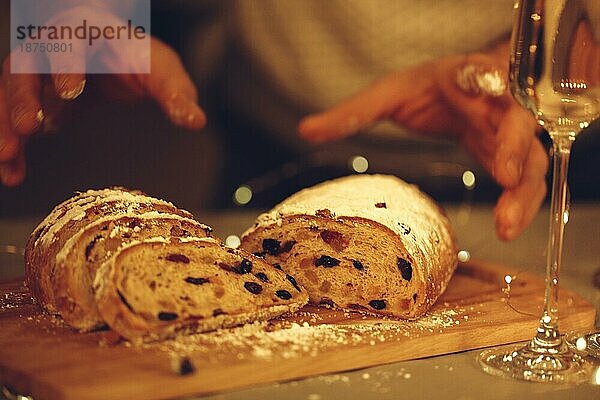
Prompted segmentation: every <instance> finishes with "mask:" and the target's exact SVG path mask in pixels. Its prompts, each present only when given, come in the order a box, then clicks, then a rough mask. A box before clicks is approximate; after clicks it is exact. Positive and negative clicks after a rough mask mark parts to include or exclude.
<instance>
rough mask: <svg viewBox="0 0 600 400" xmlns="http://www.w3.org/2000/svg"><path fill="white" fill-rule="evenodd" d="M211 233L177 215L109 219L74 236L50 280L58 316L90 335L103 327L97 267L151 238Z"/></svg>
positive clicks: (200, 235) (58, 258)
mask: <svg viewBox="0 0 600 400" xmlns="http://www.w3.org/2000/svg"><path fill="white" fill-rule="evenodd" d="M211 231H212V229H211V228H210V227H208V226H206V225H203V224H201V223H199V222H197V221H194V220H191V219H189V218H184V217H181V216H179V215H175V214H163V213H159V212H149V213H145V214H139V215H137V214H132V215H126V216H121V215H110V216H108V217H103V218H100V219H98V220H96V221H95V222H93V223H91V224H89V225H87V226H86V227H85V228H84V229H83V230H81V231H79V232H78V233H76V234H75V235H73V236H71V238H69V240H67V241H66V242H65V244H64V246H63V247H62V249H61V250H60V251H59V252H58V254H57V255H56V264H55V267H54V271H53V274H52V276H51V285H52V290H53V292H54V293H55V299H54V300H55V306H56V312H57V313H58V314H60V316H61V317H62V318H63V319H64V320H65V321H66V322H67V323H68V324H69V325H71V326H72V327H74V328H77V329H79V330H81V331H89V330H91V329H94V328H97V327H99V326H101V325H102V324H103V321H102V318H101V317H100V314H99V313H98V309H97V307H96V301H95V299H94V293H93V290H92V283H93V280H94V277H95V276H96V271H97V270H98V267H99V266H100V265H101V264H102V263H103V262H104V261H106V260H107V259H108V258H109V257H111V256H112V255H113V254H114V253H115V252H116V251H118V250H119V248H121V247H122V246H124V245H126V244H128V243H131V242H134V241H140V240H144V239H147V238H151V237H158V236H161V237H165V238H187V237H207V236H210V233H211Z"/></svg>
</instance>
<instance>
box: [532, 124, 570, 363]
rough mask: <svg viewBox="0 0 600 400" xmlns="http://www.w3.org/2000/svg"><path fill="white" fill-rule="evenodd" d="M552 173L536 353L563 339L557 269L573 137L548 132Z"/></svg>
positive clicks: (554, 346)
mask: <svg viewBox="0 0 600 400" xmlns="http://www.w3.org/2000/svg"><path fill="white" fill-rule="evenodd" d="M550 136H551V137H552V143H553V145H552V149H553V161H554V163H553V174H552V177H553V178H552V199H551V203H550V234H549V236H548V248H547V251H548V256H547V261H546V290H545V295H544V312H543V314H542V318H541V319H540V326H539V328H538V330H537V334H536V335H535V337H534V338H533V340H532V341H531V343H530V347H531V348H532V349H533V350H535V351H539V352H556V351H561V348H562V346H563V342H562V339H561V336H560V332H559V330H558V276H559V272H560V266H561V260H562V250H563V238H564V233H565V224H566V223H567V220H568V215H567V214H566V212H567V207H568V204H567V202H568V186H567V173H568V169H569V158H570V155H571V145H572V143H573V138H572V137H571V136H570V135H565V134H558V133H555V134H552V133H551V135H550Z"/></svg>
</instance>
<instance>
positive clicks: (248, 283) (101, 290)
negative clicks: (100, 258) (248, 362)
mask: <svg viewBox="0 0 600 400" xmlns="http://www.w3.org/2000/svg"><path fill="white" fill-rule="evenodd" d="M94 291H95V295H96V301H97V304H98V310H99V311H100V314H101V315H102V317H103V319H104V320H105V321H106V322H107V323H108V325H109V326H110V327H111V328H112V329H113V330H115V331H116V332H118V333H119V334H120V335H121V336H123V337H125V338H127V339H129V340H131V341H152V340H157V339H162V338H166V337H169V336H172V335H174V334H175V333H177V332H179V331H192V332H205V331H210V330H214V329H217V328H226V327H232V326H236V325H240V324H243V323H249V322H253V321H257V320H267V319H270V318H273V317H277V316H280V315H282V314H284V313H288V312H294V311H296V310H298V309H300V308H301V307H302V306H303V305H305V304H306V303H307V302H308V295H307V294H306V292H304V291H303V290H302V289H301V288H300V286H299V285H298V284H297V283H296V280H295V279H294V278H293V277H292V276H291V275H289V274H285V273H283V272H281V271H279V270H277V269H275V268H273V267H272V266H271V265H269V264H267V263H266V262H264V261H263V260H262V259H260V258H258V257H255V256H253V255H251V254H249V253H246V252H243V251H240V250H235V249H231V248H227V247H225V246H224V245H223V244H222V243H220V242H218V241H216V240H214V239H211V238H203V239H198V238H186V239H185V240H177V241H173V240H165V239H164V238H157V239H148V240H145V241H142V242H138V243H132V244H130V245H127V246H125V247H123V248H121V249H120V250H119V251H118V252H117V253H116V254H115V255H114V256H113V257H111V258H110V259H108V260H107V261H106V262H105V263H104V264H103V265H102V266H101V267H100V269H99V270H98V272H97V274H96V278H95V281H94Z"/></svg>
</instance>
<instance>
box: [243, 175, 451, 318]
mask: <svg viewBox="0 0 600 400" xmlns="http://www.w3.org/2000/svg"><path fill="white" fill-rule="evenodd" d="M241 246H242V248H244V249H246V250H248V251H249V252H252V253H254V254H257V255H261V256H263V257H264V258H265V260H266V261H267V262H269V263H271V264H274V265H277V266H278V267H280V268H282V269H283V270H284V271H285V272H287V273H289V274H292V275H294V276H295V277H296V279H297V280H298V283H299V284H300V285H301V286H303V287H304V288H306V290H307V291H308V294H309V296H310V302H311V303H313V304H320V305H325V306H335V307H339V308H343V309H352V310H363V311H368V312H373V313H378V314H385V315H391V316H396V317H401V318H407V319H413V318H416V317H418V316H419V315H421V314H423V313H424V312H425V311H426V310H427V309H428V308H429V307H430V306H431V305H432V304H433V303H434V302H435V301H436V299H437V298H438V297H439V296H440V294H441V293H442V292H443V291H444V290H445V288H446V285H447V284H448V281H449V280H450V277H451V275H452V273H453V271H454V270H455V268H456V265H457V248H456V244H455V240H454V235H453V233H452V230H451V227H450V224H449V221H448V219H447V218H446V216H445V215H444V213H443V211H442V210H441V209H440V208H439V207H438V206H437V205H436V204H435V203H434V202H433V201H432V200H431V199H430V198H429V197H427V196H426V195H425V194H424V193H422V192H421V191H419V189H418V188H417V187H416V186H413V185H410V184H407V183H406V182H404V181H402V180H400V179H398V178H396V177H393V176H385V175H354V176H348V177H344V178H340V179H336V180H333V181H329V182H324V183H322V184H319V185H316V186H314V187H311V188H308V189H304V190H302V191H300V192H298V193H296V194H294V195H292V196H291V197H289V198H287V199H286V200H284V201H283V202H282V203H280V204H279V205H277V206H276V207H275V208H274V209H273V210H271V211H270V212H268V213H265V214H262V215H260V216H259V217H258V220H257V222H256V224H255V226H254V227H253V228H251V229H249V230H248V231H246V232H245V233H244V235H243V237H242V244H241Z"/></svg>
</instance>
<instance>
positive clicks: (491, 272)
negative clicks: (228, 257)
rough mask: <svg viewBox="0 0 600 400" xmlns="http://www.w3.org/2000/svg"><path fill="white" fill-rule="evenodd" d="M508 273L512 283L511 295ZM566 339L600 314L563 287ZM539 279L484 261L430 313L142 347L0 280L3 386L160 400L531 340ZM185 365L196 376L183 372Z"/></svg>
mask: <svg viewBox="0 0 600 400" xmlns="http://www.w3.org/2000/svg"><path fill="white" fill-rule="evenodd" d="M506 275H512V276H514V280H513V282H512V283H511V285H510V290H509V291H507V290H506V289H507V285H506V283H505V281H504V277H505V276H506ZM560 300H561V304H560V307H561V308H560V315H561V319H560V324H561V330H562V332H563V333H567V332H570V331H578V332H588V331H591V330H592V329H593V326H594V318H595V309H594V307H593V306H592V305H590V304H589V303H587V302H585V301H584V300H583V299H581V298H580V297H579V296H577V295H576V294H574V293H571V292H568V291H561V296H560ZM542 301H543V281H542V279H540V278H538V277H534V276H531V275H527V274H522V273H518V270H516V269H511V268H508V267H505V266H498V265H491V264H488V263H484V262H470V263H469V264H462V265H461V266H460V267H459V269H458V270H457V272H456V274H455V275H454V277H453V278H452V281H451V282H450V285H449V287H448V290H447V291H446V293H445V294H444V295H443V297H442V298H441V299H440V300H439V301H438V302H437V303H436V305H435V306H434V308H433V309H432V310H431V311H430V312H429V313H428V314H427V315H426V316H425V317H423V318H421V319H419V320H417V321H411V322H407V321H397V320H391V319H382V318H377V317H371V316H369V317H367V316H364V315H360V314H349V313H344V312H340V311H334V310H327V309H317V308H311V307H307V308H305V309H304V310H303V311H302V312H301V313H300V314H298V315H296V316H293V317H288V318H285V319H280V320H276V321H272V322H271V323H269V324H262V325H259V324H254V325H252V326H250V327H248V326H246V327H242V328H238V329H236V330H233V331H228V332H219V333H212V334H205V335H191V336H186V337H183V338H180V339H178V340H174V341H167V342H162V343H157V344H152V345H144V346H143V347H136V346H131V345H129V344H128V343H123V342H119V343H114V342H115V340H114V337H113V335H112V334H111V332H109V331H103V332H93V333H86V334H81V333H76V332H74V331H72V330H71V329H69V328H68V327H65V326H63V325H62V324H61V323H60V321H59V320H57V318H56V317H54V318H53V317H51V316H48V315H46V314H44V313H42V312H41V310H40V308H39V307H38V306H37V305H36V304H35V303H34V301H33V300H32V299H31V296H30V295H29V293H28V292H27V291H26V289H25V288H24V287H23V284H22V282H7V283H3V284H0V384H2V385H5V386H7V387H9V388H11V390H12V391H14V392H18V393H20V394H28V395H31V396H33V397H34V398H35V399H36V400H40V399H41V400H43V399H56V400H60V399H78V400H82V399H128V400H131V399H138V398H139V399H163V398H175V397H184V396H192V395H202V394H208V393H214V392H218V391H225V390H231V389H236V388H241V387H247V386H252V385H258V384H261V383H267V382H275V381H285V380H292V379H300V378H304V377H308V376H313V375H317V374H326V373H333V372H339V371H345V370H351V369H357V368H364V367H368V366H374V365H380V364H384V363H391V362H397V361H402V360H409V359H415V358H422V357H430V356H435V355H441V354H448V353H452V352H459V351H464V350H470V349H475V348H481V347H487V346H492V345H499V344H505V343H512V342H518V341H524V340H528V339H529V338H531V337H532V336H533V333H534V331H535V329H536V327H537V324H538V319H539V316H540V313H541V305H542ZM185 357H187V358H188V359H189V360H190V362H191V364H192V365H193V367H194V372H193V373H190V374H187V375H183V376H182V375H180V374H178V373H177V372H176V370H177V369H178V368H176V367H178V366H179V365H180V362H181V360H182V359H183V358H185Z"/></svg>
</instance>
